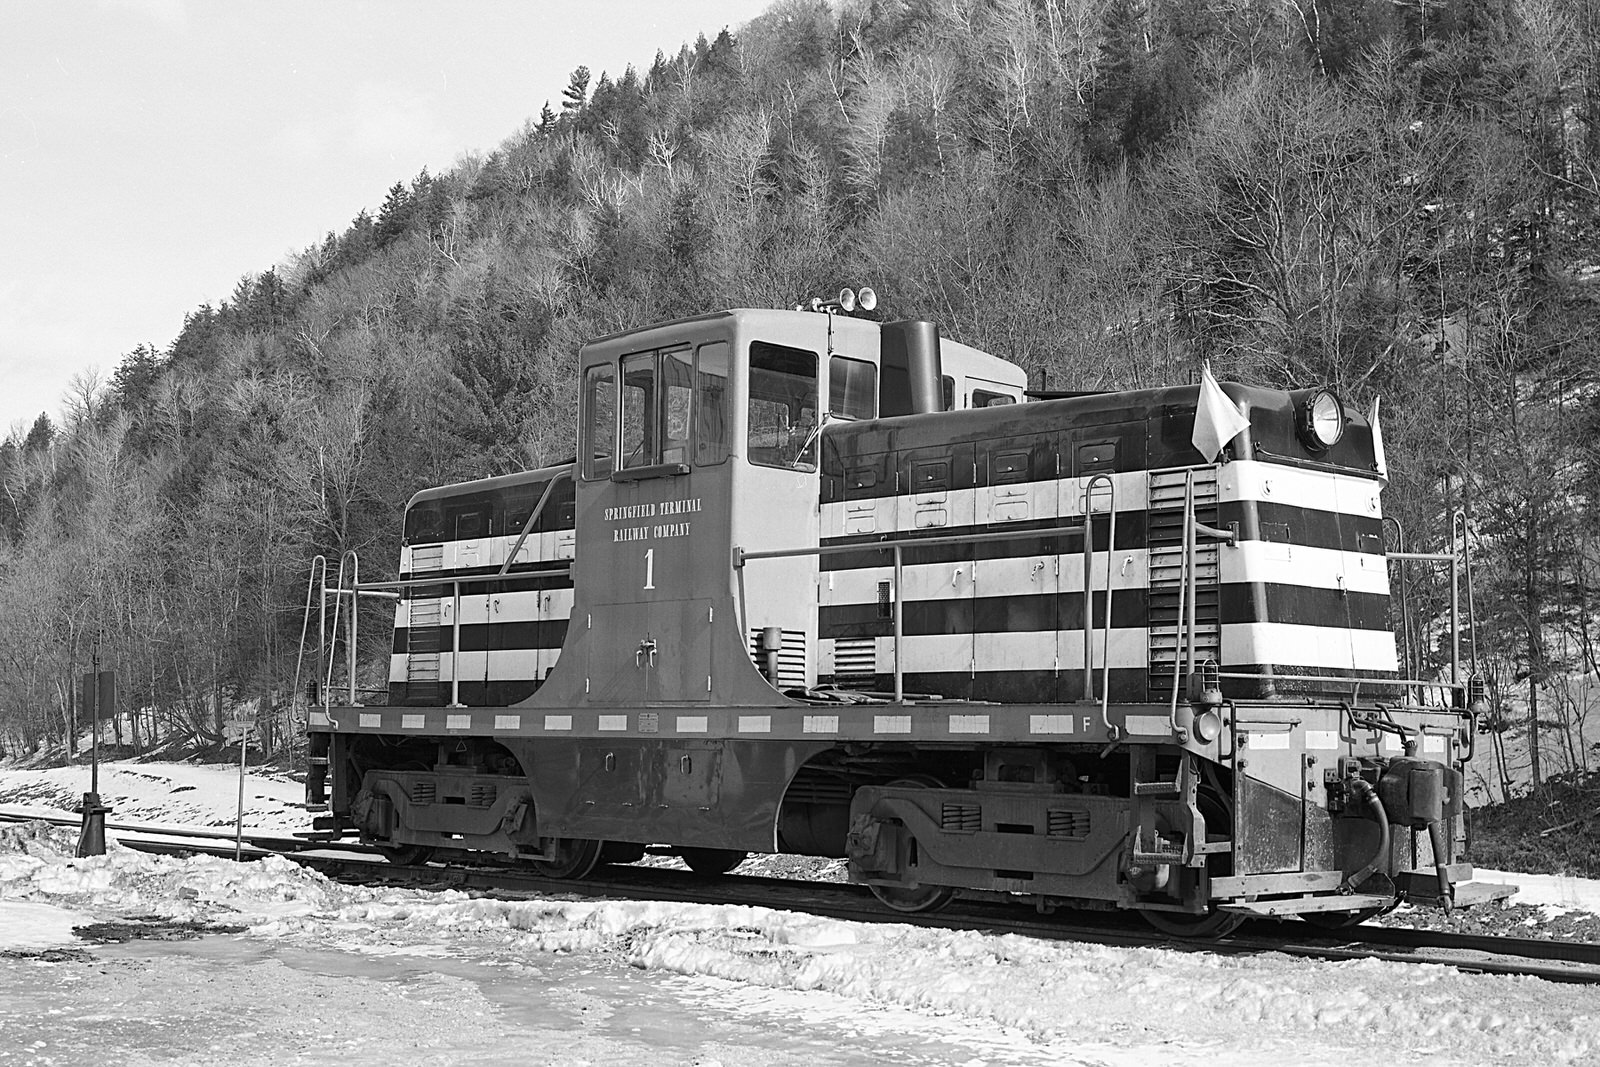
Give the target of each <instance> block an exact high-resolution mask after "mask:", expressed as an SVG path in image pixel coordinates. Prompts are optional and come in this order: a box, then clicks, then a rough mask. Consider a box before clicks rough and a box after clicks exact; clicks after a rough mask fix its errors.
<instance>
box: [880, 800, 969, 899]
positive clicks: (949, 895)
mask: <svg viewBox="0 0 1600 1067" xmlns="http://www.w3.org/2000/svg"><path fill="white" fill-rule="evenodd" d="M889 785H890V786H898V787H901V788H913V789H942V788H944V783H943V782H941V781H939V779H937V778H934V777H933V776H932V775H926V774H918V775H913V776H911V777H909V778H897V779H896V780H894V781H892V782H890V783H889ZM911 845H912V847H913V848H915V847H916V838H912V839H911ZM868 888H869V889H871V890H872V895H873V896H875V897H877V898H878V899H879V900H880V901H882V902H883V903H884V904H885V905H886V906H888V907H890V908H893V909H894V910H895V911H903V912H906V913H907V914H910V913H913V912H929V911H938V910H939V909H940V908H942V907H944V906H945V905H946V904H948V903H950V901H952V900H954V899H955V895H956V891H955V890H954V889H953V888H951V887H950V886H945V885H919V886H916V887H908V886H898V885H873V886H868Z"/></svg>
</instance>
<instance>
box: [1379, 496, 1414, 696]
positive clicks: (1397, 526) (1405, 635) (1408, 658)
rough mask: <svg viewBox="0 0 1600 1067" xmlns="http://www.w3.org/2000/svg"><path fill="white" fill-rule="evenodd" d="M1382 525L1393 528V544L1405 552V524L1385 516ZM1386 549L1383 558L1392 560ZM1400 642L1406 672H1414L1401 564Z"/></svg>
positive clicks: (1408, 595) (1408, 599) (1407, 598)
mask: <svg viewBox="0 0 1600 1067" xmlns="http://www.w3.org/2000/svg"><path fill="white" fill-rule="evenodd" d="M1383 525H1384V526H1390V525H1392V526H1393V527H1394V543H1395V545H1396V547H1397V548H1398V549H1399V551H1401V552H1402V553H1403V552H1405V550H1406V525H1405V523H1403V522H1401V521H1400V520H1399V519H1397V518H1395V517H1394V516H1393V515H1385V516H1384V517H1383ZM1388 548H1389V546H1388V545H1387V544H1385V545H1384V556H1385V558H1392V557H1390V556H1389V555H1388ZM1400 642H1401V645H1402V646H1403V651H1404V653H1405V665H1406V670H1407V671H1408V672H1409V671H1414V670H1416V669H1417V665H1416V658H1415V656H1413V655H1412V650H1411V592H1410V590H1409V589H1408V588H1407V587H1406V571H1405V566H1404V564H1402V565H1401V567H1400Z"/></svg>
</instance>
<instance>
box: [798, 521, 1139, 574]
mask: <svg viewBox="0 0 1600 1067" xmlns="http://www.w3.org/2000/svg"><path fill="white" fill-rule="evenodd" d="M1144 520H1145V513H1144V512H1142V511H1119V512H1117V545H1116V547H1117V548H1118V549H1139V548H1143V547H1144V546H1145V539H1146V535H1145V526H1144ZM1109 524H1110V518H1109V517H1108V516H1106V515H1096V516H1094V531H1093V536H1094V543H1095V546H1096V547H1097V548H1098V549H1100V550H1101V551H1104V549H1105V544H1106V537H1107V533H1108V530H1107V527H1108V526H1109ZM1069 525H1071V520H1070V519H1068V520H1062V519H1030V520H1026V521H1023V522H1006V523H999V522H997V523H994V524H992V525H989V526H937V527H933V528H931V529H926V530H914V531H912V530H908V531H906V533H904V534H903V535H902V534H886V533H870V534H850V535H847V536H845V537H827V538H824V539H823V541H822V543H823V544H824V545H828V546H834V545H863V546H865V545H875V544H878V543H879V542H881V541H882V540H884V538H886V537H894V538H896V539H897V540H903V541H906V542H915V541H917V540H923V539H928V538H937V537H972V538H981V537H983V536H985V535H986V534H995V533H1012V532H1015V531H1022V530H1043V529H1050V528H1052V527H1060V526H1069ZM1073 553H1077V554H1078V555H1082V554H1083V534H1082V533H1081V532H1067V533H1062V534H1056V535H1054V536H1051V537H1040V538H1032V537H1023V538H1018V539H1017V540H1015V541H979V540H974V541H973V542H972V543H969V544H954V545H930V546H928V547H926V548H918V547H916V546H915V545H914V544H908V545H907V547H905V548H904V549H902V550H901V561H902V562H903V563H904V564H905V565H906V566H908V567H909V566H912V565H914V564H938V563H968V562H971V561H972V560H974V559H977V560H985V559H1018V558H1021V557H1024V556H1067V555H1072V554H1073ZM821 559H822V562H821V569H822V570H824V571H853V570H868V569H871V568H873V567H891V566H893V565H894V552H893V550H892V549H889V548H877V549H865V550H863V551H861V552H839V553H833V554H828V555H824V556H822V557H821Z"/></svg>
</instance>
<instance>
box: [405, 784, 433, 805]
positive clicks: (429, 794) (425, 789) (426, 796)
mask: <svg viewBox="0 0 1600 1067" xmlns="http://www.w3.org/2000/svg"><path fill="white" fill-rule="evenodd" d="M436 795H438V792H437V789H436V788H435V785H434V783H433V782H426V781H421V782H412V783H411V803H413V804H432V803H433V798H434V797H435V796H436Z"/></svg>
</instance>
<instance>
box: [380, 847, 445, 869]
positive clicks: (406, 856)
mask: <svg viewBox="0 0 1600 1067" xmlns="http://www.w3.org/2000/svg"><path fill="white" fill-rule="evenodd" d="M378 852H379V854H381V855H382V856H383V858H384V859H386V860H388V861H389V862H390V863H396V864H399V865H400V866H402V867H420V866H421V865H422V864H424V863H427V862H428V861H429V860H431V859H433V849H431V848H429V847H428V846H427V845H379V846H378Z"/></svg>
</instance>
